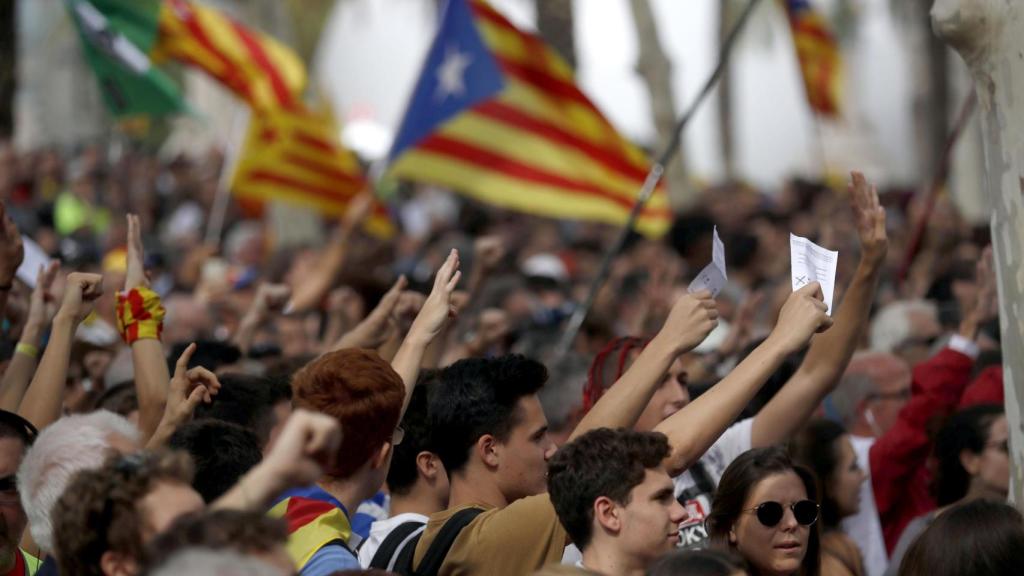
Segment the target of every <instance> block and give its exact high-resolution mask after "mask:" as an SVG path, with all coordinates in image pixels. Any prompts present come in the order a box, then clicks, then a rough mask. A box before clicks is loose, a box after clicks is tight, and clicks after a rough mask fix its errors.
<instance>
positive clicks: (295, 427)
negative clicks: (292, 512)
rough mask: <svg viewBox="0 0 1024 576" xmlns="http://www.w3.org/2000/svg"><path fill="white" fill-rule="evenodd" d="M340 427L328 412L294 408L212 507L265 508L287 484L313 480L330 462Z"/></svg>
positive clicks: (336, 447) (289, 486)
mask: <svg viewBox="0 0 1024 576" xmlns="http://www.w3.org/2000/svg"><path fill="white" fill-rule="evenodd" d="M340 445H341V427H340V426H338V422H337V421H336V420H334V419H333V418H331V417H329V416H324V415H323V414H316V413H314V412H307V411H306V410H296V411H295V412H294V413H293V414H292V415H291V417H289V418H288V422H287V424H285V426H284V429H283V430H282V431H281V435H280V436H278V438H277V441H276V442H275V443H274V448H273V450H271V451H270V454H267V457H266V458H264V459H263V461H262V462H260V463H259V464H257V465H256V467H255V468H253V469H252V470H250V471H249V472H247V473H246V474H245V476H242V478H241V479H240V480H239V481H238V483H237V484H235V486H234V487H233V488H231V490H228V492H227V494H224V495H223V496H221V497H220V498H218V499H217V500H216V501H215V502H214V503H213V504H212V508H216V509H224V508H231V509H237V510H258V511H265V510H266V509H267V507H268V506H269V505H270V504H271V503H272V502H273V500H274V498H276V497H277V496H278V495H280V494H281V493H282V492H284V491H285V490H287V489H289V488H294V487H297V486H307V485H309V484H312V483H313V482H316V481H317V480H318V479H319V478H320V476H321V473H322V471H323V469H324V468H327V467H328V466H330V465H331V464H332V463H333V462H334V458H335V457H336V454H337V452H338V447H339V446H340Z"/></svg>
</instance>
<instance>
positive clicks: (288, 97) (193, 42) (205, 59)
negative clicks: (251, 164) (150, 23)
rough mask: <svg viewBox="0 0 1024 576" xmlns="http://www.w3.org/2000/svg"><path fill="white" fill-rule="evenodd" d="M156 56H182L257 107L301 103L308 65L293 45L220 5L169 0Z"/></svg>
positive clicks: (164, 6)
mask: <svg viewBox="0 0 1024 576" xmlns="http://www.w3.org/2000/svg"><path fill="white" fill-rule="evenodd" d="M159 30H160V33H159V35H158V36H157V39H156V42H155V43H154V44H153V46H152V56H153V59H154V60H156V61H158V62H159V61H163V60H168V59H173V60H178V61H180V62H184V63H187V64H191V65H192V66H195V67H197V68H200V69H201V70H203V71H204V72H206V73H207V74H209V75H210V76H212V77H213V78H215V79H217V80H218V81H219V82H220V83H221V84H223V85H224V86H225V87H226V88H228V89H229V90H231V91H232V92H234V93H235V94H236V95H237V96H238V97H239V98H241V99H242V100H245V101H246V102H248V103H249V105H250V106H251V107H252V108H253V109H254V110H264V109H270V108H279V107H284V108H291V107H295V106H297V105H299V104H300V103H301V95H302V90H303V89H304V88H305V86H306V67H305V66H304V65H303V64H302V60H301V59H299V56H298V55H297V54H295V52H294V51H292V49H291V48H289V47H287V46H285V45H284V44H281V43H280V42H278V41H277V40H275V39H274V38H271V37H270V36H268V35H266V34H262V33H259V32H256V31H254V30H251V29H249V28H247V27H245V26H243V25H242V24H240V23H239V22H238V21H237V20H235V19H233V18H231V17H229V16H228V15H226V14H224V13H223V12H221V11H219V10H215V9H213V8H210V7H207V6H204V5H202V4H199V3H195V2H188V1H187V0H164V1H163V4H162V5H161V7H160V19H159Z"/></svg>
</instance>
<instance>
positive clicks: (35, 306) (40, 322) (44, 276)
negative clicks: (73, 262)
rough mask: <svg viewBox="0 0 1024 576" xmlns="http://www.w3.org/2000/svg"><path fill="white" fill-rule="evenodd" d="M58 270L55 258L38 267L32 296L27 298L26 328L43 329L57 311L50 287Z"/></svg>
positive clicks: (57, 262) (51, 287)
mask: <svg viewBox="0 0 1024 576" xmlns="http://www.w3.org/2000/svg"><path fill="white" fill-rule="evenodd" d="M59 271H60V262H59V261H57V260H54V261H52V262H50V263H49V264H48V265H46V266H40V267H39V274H37V275H36V287H35V288H33V289H32V296H31V298H30V299H29V307H28V319H27V320H26V322H25V327H26V328H36V329H38V330H43V329H45V327H46V325H48V324H49V323H50V322H51V321H53V316H54V314H56V313H57V306H56V303H55V302H54V295H53V291H52V289H53V282H54V280H56V278H57V272H59Z"/></svg>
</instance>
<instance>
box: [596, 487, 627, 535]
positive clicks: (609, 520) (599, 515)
mask: <svg viewBox="0 0 1024 576" xmlns="http://www.w3.org/2000/svg"><path fill="white" fill-rule="evenodd" d="M594 520H597V523H598V524H600V525H601V527H602V528H604V529H605V530H607V531H608V532H611V533H612V534H618V533H619V532H621V531H622V509H621V508H620V507H619V506H618V504H616V503H615V502H614V501H613V500H612V499H611V498H609V497H607V496H599V497H598V498H597V499H596V500H594Z"/></svg>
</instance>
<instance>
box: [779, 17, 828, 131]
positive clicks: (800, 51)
mask: <svg viewBox="0 0 1024 576" xmlns="http://www.w3.org/2000/svg"><path fill="white" fill-rule="evenodd" d="M783 2H785V5H786V15H787V16H788V18H789V27H790V30H791V31H792V34H793V44H794V46H796V57H797V60H799V62H800V72H801V73H802V74H803V78H804V90H805V91H806V93H807V101H808V102H809V103H810V105H811V109H812V110H814V111H815V112H817V113H818V114H820V115H822V116H826V117H835V116H838V115H839V114H840V91H841V89H842V86H841V85H842V74H843V61H842V58H841V56H840V52H839V43H838V42H836V39H835V36H834V35H833V34H832V31H831V30H830V29H829V26H828V23H827V22H826V21H825V18H824V17H823V16H822V15H821V13H820V12H818V11H817V10H815V9H814V8H813V7H812V6H811V5H810V3H809V2H808V0H783Z"/></svg>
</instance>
